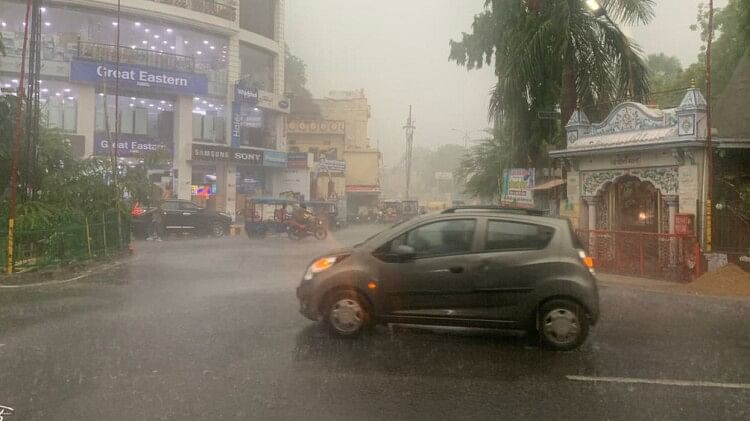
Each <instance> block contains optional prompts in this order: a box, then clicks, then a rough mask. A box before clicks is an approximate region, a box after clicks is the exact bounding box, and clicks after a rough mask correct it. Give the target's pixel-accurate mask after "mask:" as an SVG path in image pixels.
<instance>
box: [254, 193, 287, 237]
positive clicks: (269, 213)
mask: <svg viewBox="0 0 750 421" xmlns="http://www.w3.org/2000/svg"><path fill="white" fill-rule="evenodd" d="M296 204H299V202H297V201H296V200H292V199H278V198H275V197H255V198H248V199H247V200H245V208H244V210H243V212H242V213H243V215H244V217H245V233H246V234H247V236H248V238H251V239H253V238H264V237H266V236H267V235H269V234H270V235H277V236H278V235H281V234H285V233H286V222H287V220H288V219H289V218H291V212H292V209H291V207H292V206H294V205H296Z"/></svg>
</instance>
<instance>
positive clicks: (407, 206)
mask: <svg viewBox="0 0 750 421" xmlns="http://www.w3.org/2000/svg"><path fill="white" fill-rule="evenodd" d="M416 216H419V201H418V200H416V199H407V200H402V201H401V220H402V221H406V220H408V219H411V218H414V217H416Z"/></svg>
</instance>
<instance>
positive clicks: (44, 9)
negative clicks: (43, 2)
mask: <svg viewBox="0 0 750 421" xmlns="http://www.w3.org/2000/svg"><path fill="white" fill-rule="evenodd" d="M39 11H40V12H42V13H44V12H46V11H47V8H46V7H40V8H39Z"/></svg>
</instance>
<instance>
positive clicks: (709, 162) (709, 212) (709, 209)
mask: <svg viewBox="0 0 750 421" xmlns="http://www.w3.org/2000/svg"><path fill="white" fill-rule="evenodd" d="M713 39H714V0H709V1H708V37H707V44H706V97H707V100H706V126H707V129H708V131H707V134H706V166H707V167H708V169H707V173H708V186H706V221H705V229H706V244H705V249H706V252H707V253H710V252H711V250H712V249H713V187H714V186H713V184H714V165H713V163H714V149H713V133H711V131H712V126H711V44H712V43H713Z"/></svg>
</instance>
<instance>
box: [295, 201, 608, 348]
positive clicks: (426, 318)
mask: <svg viewBox="0 0 750 421" xmlns="http://www.w3.org/2000/svg"><path fill="white" fill-rule="evenodd" d="M297 298H298V299H299V302H300V312H301V313H302V314H303V315H304V316H306V317H308V318H310V319H312V320H323V321H325V322H326V323H327V324H328V326H329V327H330V328H331V330H332V331H333V332H334V333H335V334H336V335H339V336H343V337H351V336H356V335H357V334H358V333H360V332H361V331H362V330H363V329H365V328H367V327H368V326H371V325H373V324H377V323H404V324H419V325H425V324H431V325H448V326H463V327H484V328H501V329H520V330H525V331H526V332H527V333H528V334H529V335H531V336H533V337H538V338H539V339H540V340H541V342H542V343H543V344H544V345H546V346H548V347H550V348H552V349H557V350H570V349H574V348H576V347H578V346H579V345H581V344H582V343H583V341H584V340H585V339H586V336H587V334H588V332H589V327H590V326H592V325H594V324H595V323H596V322H597V319H598V318H599V294H598V290H597V285H596V278H595V277H594V270H593V261H592V260H591V258H590V257H588V256H587V255H586V253H585V252H584V250H583V247H582V246H581V244H580V243H579V241H578V238H577V237H576V235H575V233H574V232H573V229H572V228H571V225H570V223H569V222H568V221H567V220H565V219H561V218H552V217H542V216H538V214H537V213H534V212H531V211H524V210H513V209H511V210H508V209H501V208H496V207H495V208H490V207H474V208H472V207H457V208H450V209H447V210H445V211H443V212H441V213H439V214H431V215H425V216H422V217H418V218H414V219H412V220H410V221H407V222H405V223H403V224H400V225H397V226H395V227H393V228H391V229H387V230H384V231H382V232H381V233H379V234H377V235H375V236H374V237H371V238H370V239H368V240H366V241H365V242H364V243H361V244H359V245H356V246H354V247H350V248H344V249H341V250H337V251H333V252H331V253H327V254H325V255H323V256H321V257H320V258H318V259H316V260H314V261H313V262H312V263H311V264H310V265H309V267H308V268H307V270H306V272H305V274H304V277H303V278H302V281H301V282H300V285H299V287H298V288H297Z"/></svg>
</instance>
